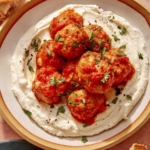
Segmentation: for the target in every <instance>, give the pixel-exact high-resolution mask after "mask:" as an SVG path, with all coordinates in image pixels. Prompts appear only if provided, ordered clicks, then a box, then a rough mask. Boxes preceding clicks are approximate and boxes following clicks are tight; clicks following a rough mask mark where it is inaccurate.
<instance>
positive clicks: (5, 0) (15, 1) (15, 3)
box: [0, 0, 21, 22]
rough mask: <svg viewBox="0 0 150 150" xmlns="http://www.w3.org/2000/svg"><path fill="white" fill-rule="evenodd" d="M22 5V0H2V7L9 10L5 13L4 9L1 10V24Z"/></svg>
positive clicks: (0, 4)
mask: <svg viewBox="0 0 150 150" xmlns="http://www.w3.org/2000/svg"><path fill="white" fill-rule="evenodd" d="M20 4H21V0H0V6H1V7H2V8H4V7H7V9H8V10H7V12H4V9H0V22H3V21H4V20H5V19H6V18H7V17H8V16H9V15H10V14H11V13H12V12H13V11H14V10H15V9H16V8H18V7H19V6H20ZM7 5H9V6H7Z"/></svg>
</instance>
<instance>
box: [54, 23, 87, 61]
mask: <svg viewBox="0 0 150 150" xmlns="http://www.w3.org/2000/svg"><path fill="white" fill-rule="evenodd" d="M87 39H88V36H87V34H86V33H85V31H83V30H82V29H81V28H79V27H78V26H76V25H75V24H69V25H67V26H66V27H65V28H63V29H62V30H60V31H58V32H57V34H56V35H55V41H57V43H58V44H59V45H58V47H57V48H56V49H55V52H56V53H58V54H60V55H62V56H63V57H65V58H66V59H68V60H72V59H74V58H76V57H78V56H80V55H82V54H83V53H84V51H85V49H86V47H85V43H86V41H87Z"/></svg>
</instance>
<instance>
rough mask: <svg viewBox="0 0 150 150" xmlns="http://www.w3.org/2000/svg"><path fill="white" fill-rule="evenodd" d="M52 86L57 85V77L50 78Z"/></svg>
mask: <svg viewBox="0 0 150 150" xmlns="http://www.w3.org/2000/svg"><path fill="white" fill-rule="evenodd" d="M50 85H52V86H53V85H56V78H55V77H51V78H50Z"/></svg>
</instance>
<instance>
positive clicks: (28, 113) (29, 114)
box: [23, 109, 32, 117]
mask: <svg viewBox="0 0 150 150" xmlns="http://www.w3.org/2000/svg"><path fill="white" fill-rule="evenodd" d="M23 111H24V113H25V114H26V115H28V116H29V117H31V115H32V113H31V112H30V111H29V110H26V109H23Z"/></svg>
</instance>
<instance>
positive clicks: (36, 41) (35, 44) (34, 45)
mask: <svg viewBox="0 0 150 150" xmlns="http://www.w3.org/2000/svg"><path fill="white" fill-rule="evenodd" d="M40 43H41V40H40V39H39V38H35V39H33V41H32V43H31V47H32V48H33V49H34V50H35V52H37V51H38V49H39V45H40Z"/></svg>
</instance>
